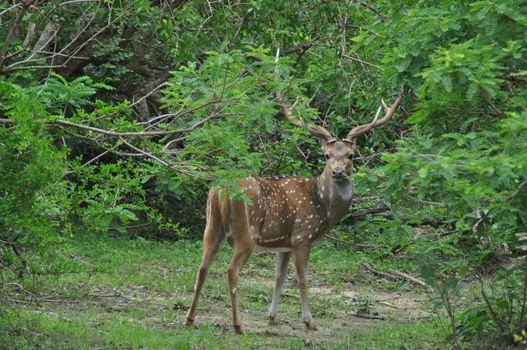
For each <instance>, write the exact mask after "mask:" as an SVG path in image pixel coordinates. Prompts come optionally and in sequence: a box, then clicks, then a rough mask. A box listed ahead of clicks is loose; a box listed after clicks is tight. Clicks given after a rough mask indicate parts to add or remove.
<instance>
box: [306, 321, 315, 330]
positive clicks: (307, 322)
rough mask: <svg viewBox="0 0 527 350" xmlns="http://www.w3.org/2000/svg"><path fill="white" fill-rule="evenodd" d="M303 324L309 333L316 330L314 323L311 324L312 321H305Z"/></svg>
mask: <svg viewBox="0 0 527 350" xmlns="http://www.w3.org/2000/svg"><path fill="white" fill-rule="evenodd" d="M304 323H305V324H306V328H307V329H308V330H310V331H316V330H317V326H315V322H313V320H306V321H304Z"/></svg>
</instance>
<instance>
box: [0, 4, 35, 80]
mask: <svg viewBox="0 0 527 350" xmlns="http://www.w3.org/2000/svg"><path fill="white" fill-rule="evenodd" d="M32 3H33V1H31V0H26V1H23V2H22V8H21V9H20V11H18V14H17V16H16V18H15V22H14V23H13V24H12V25H11V28H10V29H9V32H8V33H7V36H6V38H5V40H4V43H3V45H2V49H1V50H0V73H2V72H3V71H4V63H5V60H6V57H7V50H9V45H11V41H13V39H14V37H15V33H16V31H17V29H18V25H19V24H20V22H21V21H22V17H24V15H25V14H26V12H27V10H28V9H29V7H30V6H31V4H32Z"/></svg>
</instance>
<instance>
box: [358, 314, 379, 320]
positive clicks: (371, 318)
mask: <svg viewBox="0 0 527 350" xmlns="http://www.w3.org/2000/svg"><path fill="white" fill-rule="evenodd" d="M350 315H351V316H354V317H358V318H367V319H370V320H385V319H386V318H385V317H383V316H375V315H368V314H350Z"/></svg>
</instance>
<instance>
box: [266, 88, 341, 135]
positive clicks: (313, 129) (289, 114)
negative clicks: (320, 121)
mask: <svg viewBox="0 0 527 350" xmlns="http://www.w3.org/2000/svg"><path fill="white" fill-rule="evenodd" d="M276 99H277V100H278V103H279V104H280V108H281V109H282V113H283V114H284V115H285V116H286V118H287V120H289V122H290V123H291V124H293V125H294V126H298V127H299V128H303V127H304V126H306V123H305V122H304V119H302V118H298V119H295V118H293V111H292V110H291V109H290V108H289V107H287V105H286V104H285V102H284V96H283V95H282V92H281V91H276ZM307 130H308V131H309V133H310V134H311V135H313V136H316V137H318V138H321V139H322V140H324V141H325V142H326V143H327V142H330V141H334V140H336V139H335V138H334V137H333V136H331V133H330V132H329V131H327V130H326V129H325V128H323V127H322V126H319V125H314V124H307Z"/></svg>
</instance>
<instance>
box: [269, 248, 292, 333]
mask: <svg viewBox="0 0 527 350" xmlns="http://www.w3.org/2000/svg"><path fill="white" fill-rule="evenodd" d="M290 258H291V253H290V252H286V253H276V271H275V274H276V279H275V285H274V294H273V301H272V302H271V306H270V307H269V323H270V324H274V323H275V322H276V314H277V311H278V303H279V301H280V294H281V292H282V285H283V284H284V280H285V277H286V275H287V265H288V264H289V259H290Z"/></svg>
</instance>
